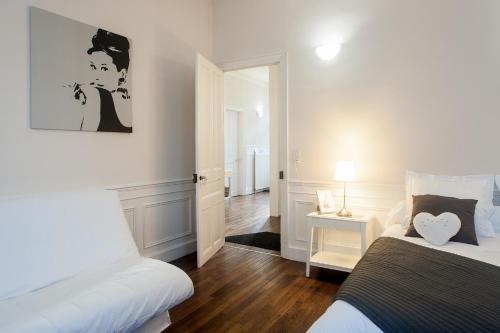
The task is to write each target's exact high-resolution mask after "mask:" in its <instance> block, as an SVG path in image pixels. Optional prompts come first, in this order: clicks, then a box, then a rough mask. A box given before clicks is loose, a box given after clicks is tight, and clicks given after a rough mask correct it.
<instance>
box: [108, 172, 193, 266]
mask: <svg viewBox="0 0 500 333" xmlns="http://www.w3.org/2000/svg"><path fill="white" fill-rule="evenodd" d="M106 188H107V189H109V190H115V191H117V192H118V195H119V197H120V201H121V203H122V207H123V211H124V214H125V217H126V218H127V222H128V223H129V226H130V229H131V233H132V235H133V238H134V240H135V242H136V245H137V248H138V250H139V253H140V254H141V255H142V256H145V257H151V258H157V259H161V260H164V261H171V260H175V259H177V258H180V257H182V256H185V255H187V254H190V253H192V252H195V251H196V232H195V224H194V223H195V221H194V220H193V216H194V200H195V190H196V186H195V184H193V182H192V179H191V178H183V179H171V180H159V181H153V182H146V183H133V184H127V185H116V186H108V187H106ZM183 202H187V203H188V205H187V210H185V211H174V213H170V214H169V213H168V212H163V214H162V213H158V216H155V217H153V218H155V219H157V220H155V221H148V217H147V216H148V209H154V208H153V207H158V206H163V205H167V208H166V209H170V208H169V207H168V205H169V204H173V205H174V206H173V209H177V208H176V207H175V204H176V203H183ZM171 214H175V215H176V216H175V218H170V219H171V220H168V219H169V216H170V215H171ZM148 223H156V224H161V223H179V224H180V225H178V227H179V226H181V227H182V228H183V229H185V230H187V231H186V232H181V233H175V234H169V235H162V236H163V237H160V239H158V240H155V241H153V242H151V241H149V242H146V241H147V236H148V235H147V232H148V231H147V229H146V226H147V224H148Z"/></svg>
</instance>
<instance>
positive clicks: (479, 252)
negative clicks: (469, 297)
mask: <svg viewBox="0 0 500 333" xmlns="http://www.w3.org/2000/svg"><path fill="white" fill-rule="evenodd" d="M404 233H405V230H404V229H403V228H401V225H399V224H397V225H392V226H390V227H389V228H387V229H386V230H385V231H384V233H383V235H382V236H388V237H394V238H399V239H403V240H406V241H408V242H411V243H415V244H418V245H421V246H425V247H430V248H434V249H437V250H441V251H446V252H451V253H455V254H458V255H461V256H464V257H469V258H473V259H476V260H480V261H484V262H487V263H490V264H493V265H496V266H500V234H497V237H496V238H483V237H480V238H478V242H479V246H474V245H468V244H463V243H456V242H449V243H447V244H445V245H443V246H434V245H431V244H430V243H428V242H427V241H425V240H424V239H422V238H415V237H405V236H404ZM308 332H311V333H317V332H332V333H362V332H363V333H366V332H374V333H375V332H382V331H381V330H380V329H379V328H378V327H377V326H376V325H375V324H374V323H373V322H372V321H371V320H370V319H368V318H367V317H366V316H365V315H364V314H363V313H361V312H360V311H359V310H358V309H356V308H355V307H353V306H352V305H350V304H348V303H346V302H344V301H336V302H334V303H333V304H332V305H331V306H330V307H329V308H328V309H327V310H326V312H325V313H324V314H323V315H322V316H321V317H320V318H319V319H318V320H317V321H316V322H315V323H314V324H313V326H311V328H310V329H309V331H308Z"/></svg>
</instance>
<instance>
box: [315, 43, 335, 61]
mask: <svg viewBox="0 0 500 333" xmlns="http://www.w3.org/2000/svg"><path fill="white" fill-rule="evenodd" d="M340 48H341V46H340V44H339V43H332V44H325V45H321V46H318V47H317V48H316V55H317V56H318V58H320V59H321V60H325V61H328V60H332V59H333V58H335V57H336V56H337V54H338V53H339V52H340Z"/></svg>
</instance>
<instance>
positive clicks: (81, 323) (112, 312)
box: [0, 257, 193, 333]
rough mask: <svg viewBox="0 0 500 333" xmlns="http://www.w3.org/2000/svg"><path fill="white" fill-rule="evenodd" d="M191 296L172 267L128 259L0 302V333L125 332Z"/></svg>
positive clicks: (188, 283)
mask: <svg viewBox="0 0 500 333" xmlns="http://www.w3.org/2000/svg"><path fill="white" fill-rule="evenodd" d="M192 294H193V284H192V282H191V280H190V279H189V277H188V276H187V275H186V274H185V273H184V272H183V271H182V270H180V269H178V268H177V267H175V266H173V265H170V264H167V263H165V262H162V261H159V260H154V259H146V258H141V257H139V258H130V259H125V260H122V261H120V262H117V263H115V264H112V265H110V266H108V267H106V268H104V269H102V270H99V271H95V272H85V273H81V274H78V275H77V276H75V277H72V278H69V279H66V280H64V281H61V282H58V283H55V284H53V285H50V286H48V287H45V288H42V289H39V290H37V291H34V292H32V293H28V294H26V295H22V296H19V297H16V298H11V299H7V300H3V301H0V313H1V314H2V315H1V316H0V332H25V333H30V332H33V333H34V332H36V333H45V332H47V333H48V332H129V331H132V330H134V329H136V328H138V327H140V326H141V325H142V324H144V323H145V322H146V321H147V320H149V319H150V318H152V317H154V316H155V315H158V314H161V313H164V312H165V311H167V310H169V309H170V308H172V307H173V306H174V305H176V304H178V303H180V302H182V301H183V300H185V299H186V298H188V297H190V296H191V295H192Z"/></svg>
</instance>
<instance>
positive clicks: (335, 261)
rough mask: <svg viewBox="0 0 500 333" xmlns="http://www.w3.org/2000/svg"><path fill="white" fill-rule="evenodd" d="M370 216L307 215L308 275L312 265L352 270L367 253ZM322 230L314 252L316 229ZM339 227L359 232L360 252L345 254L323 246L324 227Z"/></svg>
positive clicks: (345, 270)
mask: <svg viewBox="0 0 500 333" xmlns="http://www.w3.org/2000/svg"><path fill="white" fill-rule="evenodd" d="M369 220H370V218H369V217H368V216H352V217H339V216H337V215H336V214H335V213H333V214H319V213H318V212H314V213H310V214H308V215H307V242H308V244H307V262H306V276H307V277H309V271H310V267H311V266H317V267H322V268H329V269H335V270H338V271H344V272H351V271H352V269H353V268H354V266H356V264H357V263H358V261H359V259H361V257H362V256H363V254H365V251H366V248H367V242H366V229H367V224H368V221H369ZM315 228H317V229H320V230H321V233H322V234H321V236H319V237H318V252H316V253H315V254H313V249H312V247H313V236H314V229H315ZM325 228H328V229H337V230H348V231H356V232H359V235H360V241H361V251H360V252H359V254H355V255H353V254H343V253H337V252H333V251H325V250H324V248H323V229H325Z"/></svg>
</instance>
